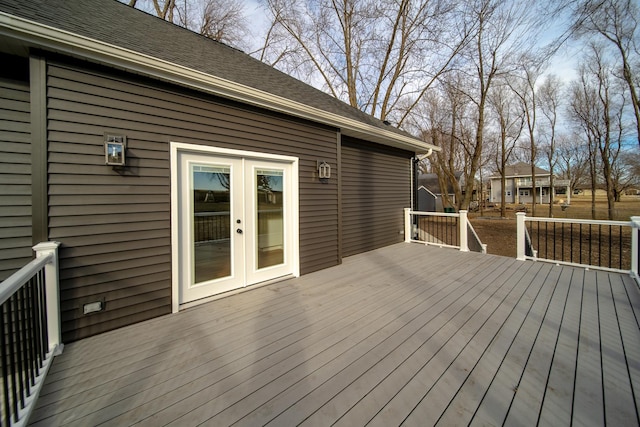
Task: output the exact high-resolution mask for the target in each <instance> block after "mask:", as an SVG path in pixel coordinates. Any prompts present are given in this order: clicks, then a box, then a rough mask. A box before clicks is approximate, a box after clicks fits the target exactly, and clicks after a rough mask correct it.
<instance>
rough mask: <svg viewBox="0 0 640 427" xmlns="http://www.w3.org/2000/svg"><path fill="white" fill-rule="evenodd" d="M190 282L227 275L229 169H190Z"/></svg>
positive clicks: (228, 261) (229, 244)
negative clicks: (191, 196) (191, 213)
mask: <svg viewBox="0 0 640 427" xmlns="http://www.w3.org/2000/svg"><path fill="white" fill-rule="evenodd" d="M191 177H192V188H193V254H194V256H193V262H194V266H193V268H194V283H201V282H206V281H209V280H213V279H219V278H221V277H227V276H230V275H231V239H230V237H231V234H230V230H231V204H230V202H231V170H230V168H229V167H228V166H209V165H192V166H191Z"/></svg>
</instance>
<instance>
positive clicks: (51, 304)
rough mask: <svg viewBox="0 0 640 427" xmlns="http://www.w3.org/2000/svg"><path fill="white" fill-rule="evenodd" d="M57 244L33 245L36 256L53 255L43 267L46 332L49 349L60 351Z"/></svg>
mask: <svg viewBox="0 0 640 427" xmlns="http://www.w3.org/2000/svg"><path fill="white" fill-rule="evenodd" d="M58 246H60V243H59V242H42V243H38V244H37V245H35V246H34V247H33V250H34V251H35V252H36V257H42V256H47V255H49V254H52V255H53V258H52V259H51V262H50V263H48V264H47V265H45V267H44V280H45V286H46V290H45V292H46V295H47V301H46V304H47V333H48V335H49V351H53V352H54V354H60V353H62V343H61V341H62V337H61V333H60V291H59V289H60V287H59V285H58Z"/></svg>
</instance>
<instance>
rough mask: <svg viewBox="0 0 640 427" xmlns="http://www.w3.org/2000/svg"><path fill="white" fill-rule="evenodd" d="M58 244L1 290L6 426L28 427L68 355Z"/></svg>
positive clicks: (39, 249)
mask: <svg viewBox="0 0 640 427" xmlns="http://www.w3.org/2000/svg"><path fill="white" fill-rule="evenodd" d="M58 246H59V243H57V242H45V243H40V244H38V245H36V246H34V247H33V249H34V251H35V252H36V258H35V259H34V260H33V261H31V262H30V263H29V264H27V265H26V266H24V267H22V268H21V269H20V270H18V271H17V272H16V273H14V274H13V275H11V276H10V277H9V278H7V279H6V280H5V281H4V282H2V283H1V284H0V317H2V322H3V323H2V325H3V326H2V331H1V333H0V368H1V370H2V386H1V387H0V390H1V391H0V396H1V399H0V403H1V405H2V407H1V409H0V426H10V425H11V426H13V425H15V426H22V425H26V424H27V422H28V420H29V415H30V414H31V411H32V409H33V407H34V403H35V400H36V399H37V398H38V394H39V393H40V389H41V387H42V384H43V383H44V378H45V376H46V374H47V372H48V370H49V367H50V366H51V362H52V360H53V357H54V356H55V355H57V354H60V353H61V352H62V347H63V346H62V344H61V343H60V309H59V296H58Z"/></svg>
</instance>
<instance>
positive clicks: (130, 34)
mask: <svg viewBox="0 0 640 427" xmlns="http://www.w3.org/2000/svg"><path fill="white" fill-rule="evenodd" d="M0 10H1V11H2V12H6V13H8V14H11V15H15V16H18V17H21V18H24V19H27V20H30V21H35V22H37V23H40V24H44V25H47V26H50V27H53V28H56V29H60V30H64V31H68V32H70V33H74V34H77V35H80V36H84V37H87V38H89V39H93V40H97V41H100V42H103V43H108V44H111V45H114V46H117V47H120V48H126V49H129V50H132V51H135V52H137V53H141V54H145V55H149V56H151V57H154V58H158V59H161V60H164V61H167V62H169V63H172V64H177V65H181V66H184V67H188V68H190V69H193V70H196V71H200V72H203V73H206V74H208V75H212V76H216V77H220V78H223V79H226V80H229V81H232V82H235V83H239V84H241V85H244V86H248V87H251V88H254V89H258V90H260V91H264V92H267V93H270V94H273V95H276V96H279V97H282V98H286V99H288V100H292V101H295V102H298V103H302V104H305V105H308V106H311V107H313V108H316V109H319V110H323V111H328V112H331V113H334V114H337V115H340V116H342V117H345V118H347V119H352V120H357V121H359V122H362V123H366V124H368V125H371V126H374V127H376V128H378V129H381V130H384V131H391V132H394V133H396V134H397V135H399V136H400V135H402V136H403V137H407V136H410V135H409V134H407V133H405V132H403V131H401V130H399V129H397V128H395V127H393V126H388V125H385V124H383V122H382V121H380V120H378V119H376V118H374V117H372V116H370V115H368V114H366V113H363V112H362V111H360V110H358V109H356V108H353V107H351V106H350V105H348V104H346V103H344V102H342V101H340V100H338V99H336V98H334V97H332V96H330V95H328V94H326V93H324V92H322V91H320V90H318V89H315V88H313V87H311V86H309V85H307V84H305V83H303V82H301V81H299V80H297V79H295V78H293V77H291V76H288V75H286V74H284V73H282V72H280V71H278V70H276V69H275V68H273V67H271V66H269V65H266V64H264V63H262V62H260V61H258V60H257V59H254V58H252V57H251V56H249V55H247V54H245V53H243V52H241V51H239V50H237V49H234V48H231V47H229V46H226V45H224V44H222V43H218V42H215V41H213V40H210V39H207V38H205V37H203V36H200V35H198V34H196V33H193V32H191V31H188V30H186V29H184V28H181V27H179V26H177V25H174V24H171V23H169V22H166V21H164V20H162V19H159V18H157V17H155V16H153V15H150V14H147V13H145V12H143V11H140V10H136V9H133V8H131V7H129V6H128V5H125V4H123V3H120V2H118V1H116V0H28V1H25V0H0ZM416 141H419V140H416Z"/></svg>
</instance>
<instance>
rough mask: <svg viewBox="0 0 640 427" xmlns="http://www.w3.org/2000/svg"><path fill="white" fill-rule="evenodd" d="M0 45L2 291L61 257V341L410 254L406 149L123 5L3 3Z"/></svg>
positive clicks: (262, 70) (316, 94) (341, 108)
mask: <svg viewBox="0 0 640 427" xmlns="http://www.w3.org/2000/svg"><path fill="white" fill-rule="evenodd" d="M0 39H1V40H0V58H1V60H2V64H3V67H1V68H0V121H1V122H2V127H1V128H0V135H1V136H0V151H2V155H1V156H0V163H2V164H0V180H1V181H0V184H1V185H0V198H1V199H2V204H1V205H0V253H1V254H2V257H1V261H0V274H1V275H2V277H1V278H2V279H4V278H5V277H7V276H8V275H9V274H10V273H11V272H12V271H15V270H16V269H17V268H19V267H21V266H22V265H24V264H26V262H28V261H29V259H30V258H31V256H32V255H31V249H30V248H31V245H32V244H35V243H38V242H41V241H47V240H56V241H59V242H61V243H62V245H61V247H60V253H59V255H60V258H59V271H60V301H61V303H60V304H61V317H62V332H63V340H64V341H72V340H76V339H80V338H83V337H86V336H89V335H93V334H97V333H100V332H104V331H107V330H110V329H114V328H118V327H121V326H124V325H129V324H132V323H135V322H140V321H143V320H145V319H150V318H153V317H155V316H159V315H163V314H167V313H171V312H172V311H173V312H175V311H178V310H179V309H181V308H183V307H185V306H188V305H192V304H194V303H199V302H202V301H206V300H207V299H208V298H209V299H210V297H211V296H213V295H216V294H219V293H222V292H226V291H230V290H234V289H239V288H243V287H245V286H249V285H252V284H256V283H261V282H265V281H269V280H274V279H277V278H282V277H290V276H297V275H300V274H305V273H309V272H312V271H316V270H319V269H323V268H327V267H331V266H334V265H336V264H339V263H340V262H341V260H342V258H343V257H347V256H349V255H354V254H357V253H360V252H364V251H368V250H372V249H375V248H378V247H381V246H385V245H389V244H393V243H396V242H400V241H402V240H403V236H402V232H403V230H404V227H403V211H402V209H403V208H405V207H409V204H410V200H411V194H410V192H411V179H412V176H413V175H412V170H411V164H412V160H411V158H412V157H413V156H415V155H416V153H425V152H428V151H429V149H432V148H435V147H433V146H431V145H429V144H426V143H424V142H421V141H420V140H418V139H416V138H413V137H412V136H410V135H408V134H407V133H404V132H402V131H400V130H398V129H396V128H394V127H391V126H389V125H386V124H384V123H383V122H381V121H379V120H377V119H375V118H373V117H371V116H369V115H367V114H365V113H363V112H361V111H358V110H357V109H355V108H352V107H350V106H349V105H347V104H345V103H343V102H341V101H339V100H337V99H335V98H333V97H331V96H329V95H327V94H325V93H323V92H321V91H319V90H316V89H314V88H312V87H310V86H308V85H306V84H304V83H302V82H300V81H298V80H295V79H293V78H291V77H289V76H287V75H285V74H283V73H281V72H279V71H277V70H275V69H273V68H271V67H269V66H267V65H265V64H263V63H261V62H259V61H257V60H255V59H253V58H251V57H250V56H248V55H246V54H244V53H242V52H240V51H238V50H236V49H232V48H230V47H228V46H225V45H223V44H221V43H218V42H215V41H212V40H209V39H206V38H204V37H202V36H199V35H197V34H194V33H192V32H189V31H187V30H185V29H183V28H180V27H178V26H175V25H173V24H171V23H168V22H165V21H163V20H161V19H158V18H156V17H153V16H151V15H149V14H146V13H144V12H141V11H139V10H136V9H133V8H131V7H128V6H127V5H125V4H122V3H120V2H117V1H115V0H47V1H45V0H30V1H28V2H26V1H24V0H0ZM107 162H112V163H119V162H124V163H125V164H124V165H112V164H106V163H107ZM319 172H321V173H322V174H323V175H322V176H319V175H318V174H319ZM329 174H330V175H329ZM371 188H374V189H375V191H374V192H372V191H370V189H371ZM98 301H99V302H101V303H102V307H103V310H101V311H98V312H95V313H90V314H85V312H84V311H85V308H88V307H90V306H88V305H87V304H90V303H93V302H98Z"/></svg>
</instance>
